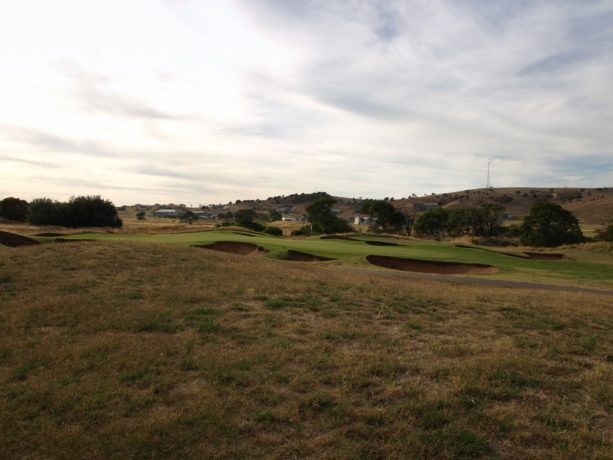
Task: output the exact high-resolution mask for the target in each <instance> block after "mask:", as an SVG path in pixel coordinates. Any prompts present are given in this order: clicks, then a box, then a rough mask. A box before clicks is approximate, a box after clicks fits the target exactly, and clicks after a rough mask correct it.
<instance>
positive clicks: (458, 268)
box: [366, 255, 498, 275]
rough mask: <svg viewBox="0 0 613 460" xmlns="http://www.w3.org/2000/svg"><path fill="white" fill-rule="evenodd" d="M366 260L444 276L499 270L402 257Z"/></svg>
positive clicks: (481, 265) (489, 266)
mask: <svg viewBox="0 0 613 460" xmlns="http://www.w3.org/2000/svg"><path fill="white" fill-rule="evenodd" d="M366 260H367V261H368V262H370V263H371V264H373V265H378V266H379V267H386V268H393V269H396V270H406V271H411V272H422V273H440V274H444V275H456V274H464V275H480V274H485V273H495V272H497V271H498V269H497V268H496V267H494V266H492V265H486V264H465V263H461V262H439V261H435V260H418V259H403V258H400V257H387V256H373V255H371V256H366Z"/></svg>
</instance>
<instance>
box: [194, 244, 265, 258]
mask: <svg viewBox="0 0 613 460" xmlns="http://www.w3.org/2000/svg"><path fill="white" fill-rule="evenodd" d="M193 246H194V247H196V248H202V249H211V250H213V251H221V252H230V253H232V254H238V255H241V256H246V255H249V254H256V253H262V252H265V251H264V248H262V247H260V246H258V245H257V244H253V243H240V242H237V241H216V242H215V243H211V244H195V245H193Z"/></svg>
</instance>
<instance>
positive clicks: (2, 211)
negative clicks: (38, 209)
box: [0, 196, 28, 221]
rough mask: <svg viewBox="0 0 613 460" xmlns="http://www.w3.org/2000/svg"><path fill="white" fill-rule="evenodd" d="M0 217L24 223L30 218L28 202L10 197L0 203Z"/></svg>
mask: <svg viewBox="0 0 613 460" xmlns="http://www.w3.org/2000/svg"><path fill="white" fill-rule="evenodd" d="M0 217H4V218H6V219H10V220H17V221H23V220H26V219H27V217H28V202H27V201H25V200H21V199H19V198H13V197H12V196H11V197H8V198H5V199H3V200H2V201H0Z"/></svg>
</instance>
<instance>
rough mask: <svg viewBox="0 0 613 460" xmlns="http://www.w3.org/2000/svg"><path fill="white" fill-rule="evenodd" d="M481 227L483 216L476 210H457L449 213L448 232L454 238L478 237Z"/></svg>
mask: <svg viewBox="0 0 613 460" xmlns="http://www.w3.org/2000/svg"><path fill="white" fill-rule="evenodd" d="M480 225H481V215H480V213H479V210H477V209H475V208H457V209H452V210H450V211H449V218H448V220H447V231H448V232H449V234H450V235H452V236H461V235H476V234H477V232H478V231H479V228H480Z"/></svg>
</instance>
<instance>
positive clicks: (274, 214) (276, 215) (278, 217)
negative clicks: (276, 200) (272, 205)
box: [270, 210, 283, 222]
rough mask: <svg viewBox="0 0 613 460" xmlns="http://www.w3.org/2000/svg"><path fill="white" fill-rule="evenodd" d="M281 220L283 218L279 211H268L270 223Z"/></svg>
mask: <svg viewBox="0 0 613 460" xmlns="http://www.w3.org/2000/svg"><path fill="white" fill-rule="evenodd" d="M282 218H283V216H282V215H281V213H280V212H279V211H274V210H273V211H270V220H271V221H273V222H274V221H275V220H281V219H282Z"/></svg>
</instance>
